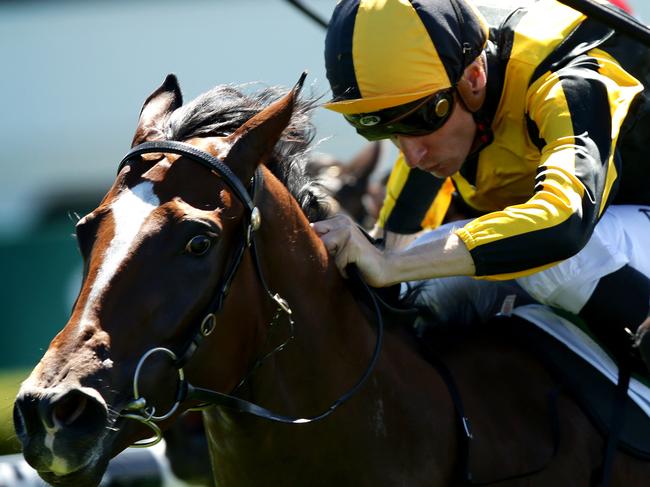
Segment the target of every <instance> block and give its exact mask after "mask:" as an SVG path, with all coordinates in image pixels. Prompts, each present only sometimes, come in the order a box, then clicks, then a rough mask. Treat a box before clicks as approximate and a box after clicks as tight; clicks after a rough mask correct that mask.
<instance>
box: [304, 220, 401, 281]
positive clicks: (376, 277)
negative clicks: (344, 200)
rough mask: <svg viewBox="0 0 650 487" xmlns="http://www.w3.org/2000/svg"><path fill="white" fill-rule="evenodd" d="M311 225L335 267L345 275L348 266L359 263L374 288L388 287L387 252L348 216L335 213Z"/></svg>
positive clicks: (358, 265) (361, 270)
mask: <svg viewBox="0 0 650 487" xmlns="http://www.w3.org/2000/svg"><path fill="white" fill-rule="evenodd" d="M311 226H312V228H313V229H314V230H315V231H316V233H317V234H318V236H319V237H320V238H321V240H322V241H323V243H324V244H325V248H327V251H328V252H329V253H330V255H331V256H332V257H334V259H335V262H336V267H338V269H339V271H340V272H341V274H342V275H343V276H344V277H347V275H346V273H345V267H346V266H347V265H348V264H356V266H357V268H358V269H359V272H361V274H362V275H363V278H364V279H365V280H366V282H367V283H368V284H370V285H371V286H375V287H382V286H386V285H387V284H388V283H390V282H391V280H390V279H389V276H386V275H385V274H386V269H387V267H388V266H387V264H388V258H387V255H386V254H385V253H384V252H382V251H380V250H379V249H377V248H376V247H375V246H374V245H372V243H370V241H369V240H368V238H367V237H366V236H365V235H364V234H363V233H362V232H361V230H359V228H358V227H357V225H356V223H354V222H353V221H352V220H351V219H350V218H349V217H348V216H345V215H336V216H334V217H332V218H329V219H327V220H321V221H319V222H315V223H312V225H311Z"/></svg>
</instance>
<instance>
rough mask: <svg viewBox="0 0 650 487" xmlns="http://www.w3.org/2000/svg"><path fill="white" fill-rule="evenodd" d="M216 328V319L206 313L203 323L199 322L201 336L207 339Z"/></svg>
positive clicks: (211, 314) (212, 314)
mask: <svg viewBox="0 0 650 487" xmlns="http://www.w3.org/2000/svg"><path fill="white" fill-rule="evenodd" d="M216 326H217V317H216V316H215V315H214V313H208V314H207V315H206V317H205V318H203V321H202V322H201V335H203V336H204V337H207V336H208V335H209V334H210V333H212V332H213V331H214V329H215V327H216Z"/></svg>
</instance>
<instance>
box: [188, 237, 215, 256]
mask: <svg viewBox="0 0 650 487" xmlns="http://www.w3.org/2000/svg"><path fill="white" fill-rule="evenodd" d="M211 246H212V240H210V237H208V236H207V235H197V236H196V237H192V238H191V239H190V241H189V242H187V245H186V246H185V251H186V252H187V253H188V254H192V255H204V254H205V253H206V252H207V251H208V250H210V247H211Z"/></svg>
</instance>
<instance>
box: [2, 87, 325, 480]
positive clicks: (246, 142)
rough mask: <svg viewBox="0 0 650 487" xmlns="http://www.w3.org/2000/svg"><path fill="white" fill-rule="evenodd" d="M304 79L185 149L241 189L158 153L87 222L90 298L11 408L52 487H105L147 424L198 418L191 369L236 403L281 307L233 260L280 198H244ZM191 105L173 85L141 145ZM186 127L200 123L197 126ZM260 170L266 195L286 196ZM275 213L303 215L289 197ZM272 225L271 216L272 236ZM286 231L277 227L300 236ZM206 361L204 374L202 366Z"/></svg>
mask: <svg viewBox="0 0 650 487" xmlns="http://www.w3.org/2000/svg"><path fill="white" fill-rule="evenodd" d="M302 79H304V76H303V78H301V82H300V83H299V84H298V85H297V86H296V88H294V89H293V90H292V91H290V92H289V93H288V94H286V95H285V96H283V97H282V98H280V99H277V100H276V101H274V102H273V103H271V104H269V105H268V106H267V107H266V108H264V109H262V110H261V111H259V112H258V113H257V114H256V115H254V116H252V117H251V118H249V119H248V120H247V121H246V122H245V123H243V125H240V126H239V128H237V129H236V130H234V131H229V133H220V131H219V130H217V129H215V128H214V127H211V128H207V129H205V130H204V131H203V132H201V130H197V131H195V132H194V134H193V136H191V137H189V138H180V139H178V138H177V139H176V140H184V141H185V142H186V144H189V145H190V146H192V147H194V148H197V149H200V150H201V151H202V152H203V153H206V154H208V155H209V156H211V157H214V158H218V159H219V160H220V163H221V164H223V166H225V167H226V170H225V171H227V172H229V173H230V174H231V176H232V175H234V180H235V182H234V183H233V180H232V177H225V176H224V174H223V173H218V172H217V171H215V170H211V169H210V167H206V166H204V165H201V164H197V163H196V161H194V160H192V159H191V158H190V157H187V156H185V155H182V154H174V153H171V152H169V153H168V152H164V151H160V152H154V153H152V152H151V151H149V152H147V153H144V154H142V155H134V156H132V157H131V158H129V160H128V161H125V162H126V163H125V164H124V165H123V166H122V168H121V170H120V172H119V174H118V176H117V179H116V180H115V182H114V184H113V186H112V187H111V188H110V190H109V192H108V193H107V195H106V196H105V197H104V199H103V200H102V201H101V203H100V205H99V206H98V207H97V208H96V209H95V210H94V211H92V212H91V213H90V214H88V215H86V216H85V217H83V218H82V219H81V220H79V222H78V224H77V226H76V236H77V240H78V245H79V248H80V251H81V254H82V256H83V260H84V279H83V283H82V286H81V290H80V292H79V295H78V298H77V301H76V303H75V305H74V308H73V311H72V314H71V317H70V319H69V321H68V323H67V324H66V325H65V327H64V328H63V329H62V331H61V332H60V333H59V334H58V335H57V336H56V337H55V338H54V340H53V341H52V342H51V344H50V346H49V348H48V350H47V352H46V353H45V355H44V356H43V358H42V359H41V361H40V363H39V364H38V365H37V366H36V367H35V369H34V370H33V372H32V373H31V375H30V376H29V377H28V379H27V380H26V381H25V382H24V383H23V385H22V387H21V390H20V392H19V394H18V397H17V399H16V403H15V407H14V421H15V426H16V431H17V434H18V437H19V439H20V441H21V442H22V446H23V452H24V455H25V458H26V459H27V461H28V462H29V463H30V464H31V465H32V466H33V467H34V468H35V469H36V470H38V472H39V473H40V475H41V476H42V477H43V478H44V479H45V480H47V481H48V482H51V483H53V484H55V485H92V484H96V483H98V482H99V479H100V478H101V475H102V474H103V471H104V470H105V467H106V465H107V464H108V461H109V460H110V458H111V457H112V456H114V455H116V454H117V453H119V452H120V451H121V450H123V449H124V448H126V447H127V446H129V445H131V444H133V443H134V442H136V441H138V440H141V439H143V438H146V437H148V436H150V433H151V431H150V430H149V428H147V425H149V426H151V421H148V418H149V419H150V418H151V417H155V418H162V420H161V422H160V424H161V427H162V428H163V429H164V428H165V426H166V425H167V424H169V423H170V422H171V421H173V419H174V417H175V416H176V415H178V414H180V413H181V412H182V411H184V410H186V409H187V408H188V407H190V406H192V405H193V404H192V403H191V402H188V401H182V400H180V399H179V397H181V393H182V392H183V391H182V388H183V385H184V382H183V379H184V377H183V376H182V375H181V376H180V377H179V370H181V371H183V369H182V368H181V367H182V366H185V367H184V369H185V370H184V373H186V374H187V375H188V376H189V377H191V378H192V381H193V382H195V383H198V384H201V385H202V386H207V387H211V388H213V389H216V390H219V391H226V392H229V391H232V390H233V389H234V388H235V387H236V386H237V384H238V383H239V381H240V380H241V378H242V377H243V376H244V375H245V373H246V371H247V369H248V368H249V367H250V365H251V363H252V362H253V361H254V357H255V356H257V355H259V350H260V349H261V348H262V346H263V343H264V341H265V337H266V333H267V331H266V324H267V323H268V322H269V319H270V318H269V315H271V316H272V315H273V312H274V310H275V307H274V303H269V302H268V300H267V301H265V299H266V298H267V294H266V291H267V289H266V288H265V287H264V285H263V283H261V282H260V279H259V278H258V274H257V273H256V271H255V269H254V266H255V265H256V264H255V262H253V260H254V259H253V258H252V257H251V256H250V255H249V254H248V253H244V252H239V254H238V251H237V249H238V248H240V247H241V245H246V242H247V240H249V241H250V238H251V232H253V231H255V230H256V229H257V227H258V226H259V224H260V221H259V220H260V216H259V214H257V215H252V214H251V211H250V208H249V206H250V205H249V203H250V201H252V199H255V202H254V204H257V205H258V206H259V208H263V207H264V206H265V205H266V206H268V204H267V203H268V200H269V199H270V198H271V196H270V195H269V193H270V191H268V190H258V191H257V194H255V195H253V196H252V197H251V198H252V199H250V200H249V201H248V202H247V201H243V200H242V198H244V199H245V198H246V196H243V195H242V194H240V193H241V188H244V189H243V191H246V192H247V193H248V191H252V189H251V188H250V187H249V184H250V182H251V181H252V180H253V179H254V175H255V174H256V172H257V171H258V167H259V166H260V165H261V164H262V163H264V162H268V161H269V160H270V158H271V155H272V153H273V150H274V147H275V146H276V143H277V142H278V140H279V139H280V137H281V136H282V134H283V132H284V131H285V129H287V126H288V125H289V124H290V122H291V119H292V113H293V111H294V105H295V104H296V97H297V94H298V91H299V89H300V85H301V84H302ZM181 106H182V97H181V92H180V89H179V86H178V83H177V81H176V78H175V77H174V76H172V75H170V76H168V77H167V79H166V80H165V82H164V83H163V84H162V86H160V87H159V88H158V89H157V90H156V91H154V92H153V93H152V94H151V96H150V97H149V98H148V99H147V100H146V101H145V103H144V106H143V108H142V111H141V114H140V118H139V122H138V125H137V129H136V132H135V136H134V139H133V146H141V144H143V143H147V142H154V141H161V140H167V139H168V138H169V132H170V130H173V128H174V123H175V122H176V121H177V120H176V119H175V118H174V117H175V112H177V111H178V110H179V108H180V107H181ZM176 115H178V114H177V113H176ZM183 117H184V120H185V121H186V122H188V123H186V124H185V125H186V126H187V125H191V123H190V122H191V121H192V120H193V119H192V114H191V113H190V114H188V113H184V114H183ZM176 118H178V117H176ZM224 131H225V132H228V130H224ZM187 133H188V134H191V133H190V132H187ZM175 136H176V137H181V135H180V132H179V133H176V134H175ZM264 172H265V183H264V185H266V186H268V185H271V186H273V185H274V184H275V186H276V187H279V186H281V185H279V184H278V183H276V182H274V177H273V176H272V175H271V174H270V173H269V172H268V171H267V170H266V169H265V170H264ZM274 204H275V205H279V206H280V207H283V206H284V207H286V206H291V205H293V206H296V203H295V200H293V199H291V198H288V197H283V198H279V199H277V198H276V200H274ZM247 205H248V206H247ZM256 211H259V210H257V209H256ZM275 213H276V212H275V210H273V208H272V207H271V209H270V210H269V213H268V214H264V212H263V213H262V216H261V218H262V219H263V220H265V219H267V217H268V222H264V223H262V226H264V225H265V224H270V225H273V224H274V219H277V216H276V215H275ZM298 213H300V212H299V211H298ZM297 218H298V219H301V221H300V225H301V227H303V228H306V229H307V230H306V231H308V229H309V227H308V225H307V220H306V218H305V217H304V216H303V215H302V214H301V215H300V216H299V217H297ZM303 220H304V221H303ZM290 223H291V222H286V221H285V222H282V221H278V222H277V226H278V227H283V226H285V227H287V231H292V230H291V229H290V228H289V227H288V225H289V224H290ZM310 238H311V240H312V241H313V242H314V245H318V242H317V240H318V239H317V238H316V237H315V236H312V237H310ZM320 251H321V254H322V259H323V262H325V260H326V253H325V252H324V249H321V250H320ZM275 265H280V263H276V264H275ZM226 294H227V295H228V299H225V295H226ZM256 298H257V299H258V301H255V299H256ZM244 311H245V312H244ZM217 323H218V326H215V325H217ZM197 330H198V332H197ZM197 339H200V341H202V342H203V343H204V344H202V345H201V347H198V348H197V346H196V345H197ZM160 350H162V352H161V353H156V351H160ZM185 362H187V363H185ZM206 362H209V364H210V368H209V369H208V370H206V368H205V367H203V368H201V367H198V366H196V365H195V364H197V363H204V364H205V363H206ZM136 372H137V373H136ZM194 405H195V404H194ZM134 419H135V421H134Z"/></svg>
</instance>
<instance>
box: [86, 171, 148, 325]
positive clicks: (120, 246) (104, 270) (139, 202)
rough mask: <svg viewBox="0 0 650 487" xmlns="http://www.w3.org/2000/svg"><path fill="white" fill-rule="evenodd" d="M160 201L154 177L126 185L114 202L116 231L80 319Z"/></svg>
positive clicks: (129, 248)
mask: <svg viewBox="0 0 650 487" xmlns="http://www.w3.org/2000/svg"><path fill="white" fill-rule="evenodd" d="M159 205H160V200H159V199H158V197H157V196H156V195H155V194H154V192H153V183H152V182H151V181H145V182H143V183H140V184H138V185H137V186H135V187H133V188H131V189H128V188H127V189H126V190H125V191H124V192H122V193H121V194H120V196H118V198H117V199H116V200H115V201H114V202H113V204H112V205H111V210H112V212H113V221H114V222H115V223H114V224H115V232H114V235H113V240H111V243H110V244H109V246H108V248H107V249H106V253H105V254H104V261H103V262H102V265H101V267H100V269H99V271H98V272H97V277H96V278H95V282H93V286H92V288H91V290H90V294H89V295H88V301H86V306H85V308H84V312H83V315H82V319H81V322H82V323H84V322H85V321H86V319H87V318H89V314H90V312H91V310H92V309H93V308H94V305H95V303H96V302H97V300H98V299H100V298H101V296H102V293H103V291H104V289H106V286H108V283H109V282H110V281H111V279H112V278H113V276H114V275H115V274H116V273H117V270H118V269H119V268H120V265H121V264H122V262H123V261H124V259H126V257H127V256H128V255H129V251H130V250H131V247H132V246H133V242H134V241H135V239H136V237H137V236H138V235H139V233H140V229H141V228H142V226H143V225H144V223H145V221H146V220H147V218H148V217H149V215H151V213H152V212H153V211H154V210H155V209H156V208H157V207H158V206H159Z"/></svg>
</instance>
